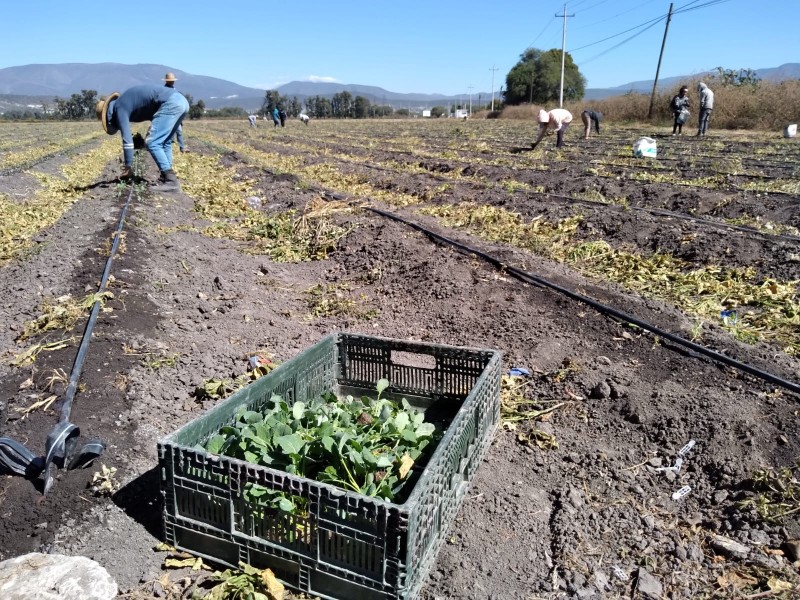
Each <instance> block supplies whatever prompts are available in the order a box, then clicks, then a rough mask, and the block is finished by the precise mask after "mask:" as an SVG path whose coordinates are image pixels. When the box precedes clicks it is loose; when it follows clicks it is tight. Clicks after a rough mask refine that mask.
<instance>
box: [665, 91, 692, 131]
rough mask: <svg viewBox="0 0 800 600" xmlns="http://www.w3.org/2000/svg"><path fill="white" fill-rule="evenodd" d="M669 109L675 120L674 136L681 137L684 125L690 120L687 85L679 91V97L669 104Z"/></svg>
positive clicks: (673, 98)
mask: <svg viewBox="0 0 800 600" xmlns="http://www.w3.org/2000/svg"><path fill="white" fill-rule="evenodd" d="M669 108H670V110H671V111H672V116H673V117H674V118H675V120H674V122H673V123H672V135H681V134H682V133H683V124H684V123H686V119H688V118H689V88H688V87H686V86H685V85H684V86H682V87H681V89H680V90H679V91H678V94H677V96H673V97H672V102H670V103H669Z"/></svg>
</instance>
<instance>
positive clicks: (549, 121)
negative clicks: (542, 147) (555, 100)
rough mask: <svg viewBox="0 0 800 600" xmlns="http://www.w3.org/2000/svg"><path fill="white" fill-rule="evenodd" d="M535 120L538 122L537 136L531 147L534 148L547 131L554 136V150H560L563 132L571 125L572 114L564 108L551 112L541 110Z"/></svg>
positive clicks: (562, 143)
mask: <svg viewBox="0 0 800 600" xmlns="http://www.w3.org/2000/svg"><path fill="white" fill-rule="evenodd" d="M536 120H537V121H538V122H539V135H538V136H537V137H536V141H535V142H534V143H533V146H532V147H533V148H536V146H537V145H538V144H539V142H541V141H542V138H543V137H544V136H545V134H546V133H547V132H548V131H552V132H553V133H555V134H556V148H561V147H562V146H563V145H564V132H566V131H567V127H569V124H570V123H572V113H571V112H569V111H568V110H566V109H564V108H554V109H553V110H551V111H546V110H544V109H542V110H540V111H539V114H538V115H537V117H536Z"/></svg>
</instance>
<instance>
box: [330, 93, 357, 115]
mask: <svg viewBox="0 0 800 600" xmlns="http://www.w3.org/2000/svg"><path fill="white" fill-rule="evenodd" d="M331 108H332V109H333V116H334V117H338V118H340V119H344V118H348V117H352V116H353V95H352V94H351V93H350V92H339V93H337V94H334V95H333V98H331Z"/></svg>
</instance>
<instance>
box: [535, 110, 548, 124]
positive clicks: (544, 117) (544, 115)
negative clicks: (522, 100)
mask: <svg viewBox="0 0 800 600" xmlns="http://www.w3.org/2000/svg"><path fill="white" fill-rule="evenodd" d="M536 120H537V121H539V123H549V122H550V113H549V112H547V111H546V110H545V109H542V110H540V111H539V114H538V115H536Z"/></svg>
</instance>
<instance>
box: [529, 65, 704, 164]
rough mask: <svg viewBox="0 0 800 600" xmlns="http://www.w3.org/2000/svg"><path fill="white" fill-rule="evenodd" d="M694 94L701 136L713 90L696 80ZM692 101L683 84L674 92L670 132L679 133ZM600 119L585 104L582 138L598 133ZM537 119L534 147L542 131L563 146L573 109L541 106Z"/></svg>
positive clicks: (542, 133)
mask: <svg viewBox="0 0 800 600" xmlns="http://www.w3.org/2000/svg"><path fill="white" fill-rule="evenodd" d="M697 94H698V96H699V99H700V106H699V110H700V113H699V116H698V123H697V134H696V135H697V137H704V136H705V135H706V132H707V131H708V124H709V122H710V121H711V111H712V110H713V109H714V92H713V91H712V90H711V88H709V87H708V86H707V85H706V84H705V83H703V82H702V81H701V82H700V83H698V84H697ZM690 107H691V103H690V100H689V88H688V87H687V86H685V85H684V86H682V87H681V89H680V90H679V91H678V93H677V94H676V95H675V96H673V98H672V101H671V102H670V105H669V108H670V111H671V112H672V115H673V125H672V135H682V133H683V126H684V124H686V121H687V120H688V118H689V117H690V116H691V113H690V112H689V108H690ZM602 120H603V114H602V113H601V112H599V111H597V110H594V109H591V108H587V109H585V110H584V111H583V112H581V121H582V122H583V139H584V140H588V139H589V135H590V134H591V132H592V129H594V130H595V133H596V134H597V135H600V122H601V121H602ZM536 121H537V122H538V123H539V129H538V132H537V135H536V140H535V141H534V142H533V144H532V145H531V147H532V148H536V146H538V145H539V142H541V141H542V139H543V138H544V136H545V135H548V134H555V135H556V148H562V147H563V146H564V134H565V133H566V131H567V128H568V127H569V124H570V123H572V113H571V112H569V111H568V110H566V109H564V108H554V109H552V110H544V109H542V110H540V111H539V113H538V114H537V115H536Z"/></svg>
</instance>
